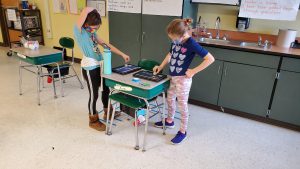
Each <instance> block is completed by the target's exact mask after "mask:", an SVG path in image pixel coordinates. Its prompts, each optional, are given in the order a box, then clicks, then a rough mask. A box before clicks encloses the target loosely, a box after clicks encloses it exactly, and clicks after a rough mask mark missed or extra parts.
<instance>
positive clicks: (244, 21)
mask: <svg viewBox="0 0 300 169" xmlns="http://www.w3.org/2000/svg"><path fill="white" fill-rule="evenodd" d="M249 25H250V18H244V17H237V19H236V25H235V26H236V28H238V30H239V31H244V30H245V29H248V28H249Z"/></svg>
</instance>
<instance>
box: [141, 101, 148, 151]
mask: <svg viewBox="0 0 300 169" xmlns="http://www.w3.org/2000/svg"><path fill="white" fill-rule="evenodd" d="M144 101H145V103H146V105H147V114H146V125H145V132H144V142H143V150H142V151H143V152H145V151H146V139H147V132H148V123H149V113H150V111H149V103H148V101H147V100H146V99H144Z"/></svg>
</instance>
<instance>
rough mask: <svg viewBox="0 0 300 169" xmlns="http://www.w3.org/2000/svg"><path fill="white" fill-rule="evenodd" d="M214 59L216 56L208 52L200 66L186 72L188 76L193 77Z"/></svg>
mask: <svg viewBox="0 0 300 169" xmlns="http://www.w3.org/2000/svg"><path fill="white" fill-rule="evenodd" d="M214 61H215V58H214V57H213V56H212V55H211V54H210V53H207V55H206V56H205V57H204V61H203V62H202V63H201V64H200V65H199V66H197V67H195V68H194V69H188V70H187V71H186V73H185V74H186V76H187V77H188V78H192V77H193V76H194V75H195V74H196V73H198V72H200V71H202V70H204V69H205V68H207V67H208V66H209V65H210V64H212V63H213V62H214Z"/></svg>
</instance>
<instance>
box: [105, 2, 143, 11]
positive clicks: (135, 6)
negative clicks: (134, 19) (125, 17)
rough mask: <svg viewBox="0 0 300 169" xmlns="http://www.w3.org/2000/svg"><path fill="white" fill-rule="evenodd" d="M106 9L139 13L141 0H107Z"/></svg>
mask: <svg viewBox="0 0 300 169" xmlns="http://www.w3.org/2000/svg"><path fill="white" fill-rule="evenodd" d="M107 3H108V4H107V7H108V9H107V10H108V11H114V12H124V13H141V12H142V0H108V1H107Z"/></svg>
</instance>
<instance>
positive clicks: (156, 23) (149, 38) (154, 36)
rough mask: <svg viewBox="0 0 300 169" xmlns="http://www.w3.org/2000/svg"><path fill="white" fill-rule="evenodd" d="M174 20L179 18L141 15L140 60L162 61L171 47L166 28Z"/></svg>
mask: <svg viewBox="0 0 300 169" xmlns="http://www.w3.org/2000/svg"><path fill="white" fill-rule="evenodd" d="M175 18H179V17H173V16H159V15H142V52H141V58H145V59H152V60H156V61H158V62H162V61H163V59H164V58H165V56H166V54H167V53H168V52H169V50H170V46H171V40H169V38H168V35H167V32H166V28H167V26H168V24H169V23H170V22H171V21H172V20H173V19H175Z"/></svg>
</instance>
